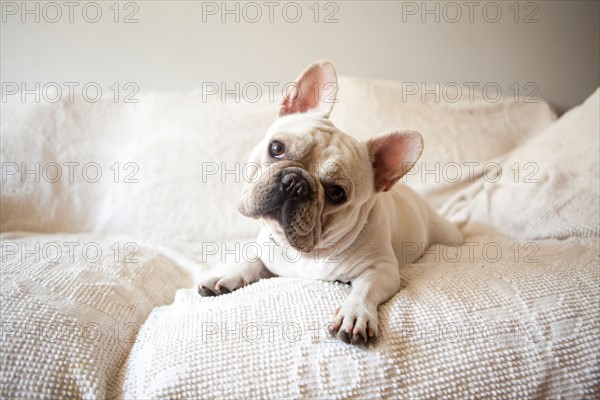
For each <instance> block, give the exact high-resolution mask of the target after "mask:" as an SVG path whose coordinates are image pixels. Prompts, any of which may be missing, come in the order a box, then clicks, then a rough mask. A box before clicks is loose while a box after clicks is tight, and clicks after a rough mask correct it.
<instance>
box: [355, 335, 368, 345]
mask: <svg viewBox="0 0 600 400" xmlns="http://www.w3.org/2000/svg"><path fill="white" fill-rule="evenodd" d="M366 343H367V337H366V336H365V335H363V334H361V333H354V334H353V335H352V344H366Z"/></svg>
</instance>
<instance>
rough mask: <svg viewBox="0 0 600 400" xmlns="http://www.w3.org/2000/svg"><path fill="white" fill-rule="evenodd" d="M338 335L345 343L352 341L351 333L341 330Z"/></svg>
mask: <svg viewBox="0 0 600 400" xmlns="http://www.w3.org/2000/svg"><path fill="white" fill-rule="evenodd" d="M338 337H339V338H340V340H341V341H342V342H344V343H347V344H350V342H351V340H350V334H349V333H348V332H346V331H340V333H338Z"/></svg>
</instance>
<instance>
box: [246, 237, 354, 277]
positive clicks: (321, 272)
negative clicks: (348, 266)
mask: <svg viewBox="0 0 600 400" xmlns="http://www.w3.org/2000/svg"><path fill="white" fill-rule="evenodd" d="M257 245H258V247H259V248H260V259H261V261H262V262H263V264H264V265H265V267H266V268H267V269H268V270H269V271H271V272H272V273H274V274H276V275H279V276H289V277H297V278H306V279H322V280H328V281H334V280H339V279H340V278H341V277H343V276H344V275H345V274H344V271H343V264H341V263H340V262H339V259H338V258H337V254H335V252H334V250H331V251H329V250H324V251H320V252H315V253H314V254H306V253H301V252H299V251H298V250H296V249H294V248H293V247H292V246H290V245H289V244H287V243H282V242H279V241H278V240H277V239H275V238H274V237H273V236H272V235H270V234H269V233H268V232H267V231H266V230H265V229H263V230H261V233H260V234H259V236H258V243H257Z"/></svg>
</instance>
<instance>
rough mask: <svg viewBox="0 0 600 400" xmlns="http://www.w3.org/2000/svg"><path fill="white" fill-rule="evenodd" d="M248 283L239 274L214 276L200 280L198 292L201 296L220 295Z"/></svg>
mask: <svg viewBox="0 0 600 400" xmlns="http://www.w3.org/2000/svg"><path fill="white" fill-rule="evenodd" d="M247 284H248V282H247V281H246V280H245V279H244V277H243V276H242V275H238V274H232V275H227V276H213V277H209V278H206V279H202V280H201V281H200V283H199V284H198V293H199V294H200V295H201V296H219V295H222V294H227V293H230V292H233V291H234V290H236V289H239V288H241V287H243V286H246V285H247Z"/></svg>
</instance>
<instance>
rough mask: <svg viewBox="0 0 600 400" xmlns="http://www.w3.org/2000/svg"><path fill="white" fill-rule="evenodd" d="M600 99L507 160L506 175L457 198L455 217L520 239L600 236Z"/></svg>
mask: <svg viewBox="0 0 600 400" xmlns="http://www.w3.org/2000/svg"><path fill="white" fill-rule="evenodd" d="M599 98H600V89H597V90H596V91H595V92H594V93H593V94H592V95H591V96H590V97H589V98H588V99H587V100H586V101H585V102H584V103H583V104H582V105H580V106H578V107H576V108H574V109H572V110H570V111H569V112H567V113H566V114H565V115H563V116H562V117H561V118H560V119H559V120H558V121H556V122H555V123H554V124H552V125H551V126H550V127H548V128H547V129H546V130H545V131H543V132H542V133H540V134H539V135H537V136H535V137H533V138H531V139H530V140H529V141H527V142H526V143H524V144H523V145H521V146H519V147H518V148H516V149H515V150H514V151H512V152H511V153H510V154H508V155H507V156H506V157H504V158H503V160H502V162H501V163H500V165H501V168H502V176H499V177H496V178H493V179H481V180H479V182H477V184H475V185H473V186H472V187H471V188H469V189H468V190H466V191H464V192H463V193H459V194H457V197H456V199H455V202H454V204H453V206H452V207H453V211H452V212H451V213H455V216H456V219H462V220H469V221H477V222H484V223H486V224H489V225H492V226H494V227H496V228H497V229H499V230H500V231H503V232H504V233H506V234H509V235H511V236H513V237H516V238H527V239H539V238H549V237H555V238H566V237H570V236H599V235H600V200H599V199H600V187H599V185H600V184H599V182H600V173H599V171H600V135H599V132H600V123H599V115H598V114H599V111H598V110H600V104H599ZM496 179H498V181H497V182H493V181H495V180H496Z"/></svg>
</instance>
